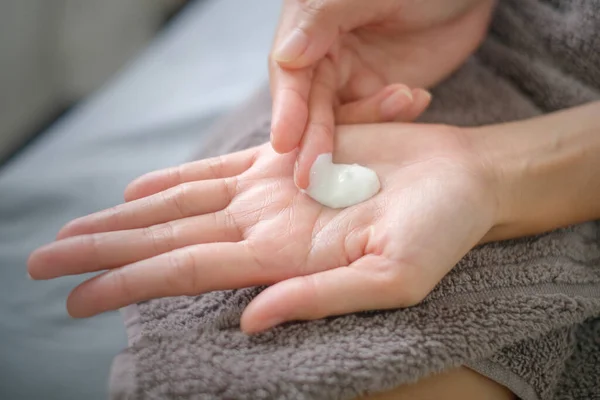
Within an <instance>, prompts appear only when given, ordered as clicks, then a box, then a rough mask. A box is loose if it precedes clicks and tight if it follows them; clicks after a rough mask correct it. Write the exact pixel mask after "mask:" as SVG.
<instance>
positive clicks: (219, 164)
mask: <svg viewBox="0 0 600 400" xmlns="http://www.w3.org/2000/svg"><path fill="white" fill-rule="evenodd" d="M206 162H207V165H208V169H209V170H210V178H211V179H217V178H219V177H220V176H221V173H222V171H223V167H224V165H225V161H224V159H223V156H216V157H212V158H209V159H208V160H207V161H206Z"/></svg>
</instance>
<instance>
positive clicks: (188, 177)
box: [125, 148, 257, 201]
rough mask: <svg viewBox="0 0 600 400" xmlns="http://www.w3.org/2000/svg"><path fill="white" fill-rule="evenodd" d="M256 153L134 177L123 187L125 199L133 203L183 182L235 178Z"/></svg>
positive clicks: (239, 154)
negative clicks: (134, 178)
mask: <svg viewBox="0 0 600 400" xmlns="http://www.w3.org/2000/svg"><path fill="white" fill-rule="evenodd" d="M256 152H257V149H256V148H251V149H247V150H243V151H240V152H236V153H232V154H228V155H225V156H220V157H213V158H208V159H205V160H200V161H194V162H191V163H186V164H182V165H180V166H178V167H172V168H167V169H163V170H160V171H154V172H150V173H148V174H146V175H142V176H141V177H139V178H137V179H136V180H134V181H133V182H131V183H130V184H129V186H127V188H126V189H125V200H126V201H133V200H137V199H140V198H142V197H146V196H150V195H153V194H156V193H159V192H162V191H164V190H167V189H169V188H172V187H175V186H177V185H181V184H182V183H186V182H195V181H201V180H208V179H221V178H230V177H232V176H236V175H239V174H241V173H243V172H245V171H246V170H248V168H250V167H251V166H252V164H253V163H254V159H255V156H256Z"/></svg>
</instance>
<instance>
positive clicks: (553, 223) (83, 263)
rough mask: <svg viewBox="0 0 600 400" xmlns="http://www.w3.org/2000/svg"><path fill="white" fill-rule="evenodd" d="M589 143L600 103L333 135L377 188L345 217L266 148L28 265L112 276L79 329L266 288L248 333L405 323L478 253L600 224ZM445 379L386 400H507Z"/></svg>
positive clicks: (203, 169) (144, 182) (149, 182)
mask: <svg viewBox="0 0 600 400" xmlns="http://www.w3.org/2000/svg"><path fill="white" fill-rule="evenodd" d="M573 121H577V123H576V124H574V123H573ZM598 132H600V103H591V104H588V105H585V106H581V107H576V108H573V109H571V110H566V111H562V112H559V113H554V114H550V115H547V116H543V117H538V118H534V119H531V120H525V121H519V122H513V123H509V124H500V125H493V126H488V127H480V128H470V129H466V128H456V127H448V126H439V125H425V124H398V123H394V124H376V125H364V126H346V127H339V128H338V131H337V133H336V141H335V146H336V147H335V152H334V157H335V159H336V160H337V161H339V162H358V163H361V164H364V165H367V166H369V167H371V168H373V169H374V170H375V171H376V172H377V173H378V175H379V176H380V178H381V181H382V183H383V186H382V190H381V192H380V193H379V194H378V195H376V196H375V197H373V198H372V199H370V200H368V201H366V202H364V203H362V204H359V205H357V206H354V207H350V208H348V209H344V210H331V209H326V208H324V207H322V206H320V205H319V204H317V203H315V202H314V201H312V200H311V199H309V198H308V197H307V196H305V195H303V194H302V193H301V192H299V191H298V189H297V188H296V186H295V185H294V183H293V181H292V168H293V167H292V166H293V163H294V158H295V157H294V154H293V153H292V154H287V155H283V156H282V155H278V154H276V153H275V152H274V151H273V150H272V149H271V147H270V146H269V145H263V146H260V147H258V148H253V149H249V150H246V151H243V152H241V153H234V154H230V155H227V156H225V157H222V158H218V159H211V160H203V161H199V162H195V163H191V164H186V165H183V166H180V167H177V168H172V169H167V170H163V171H158V172H155V173H152V174H149V175H146V176H144V177H142V178H140V179H139V180H137V181H135V182H133V183H132V184H131V185H130V187H129V188H128V189H127V192H126V198H127V200H128V202H127V203H125V204H122V205H120V206H117V207H115V208H113V209H110V210H105V211H102V212H99V213H97V214H92V215H90V216H87V217H83V218H81V219H78V220H75V221H73V222H71V223H69V224H67V225H66V226H65V227H64V228H63V229H62V230H61V231H60V232H59V235H58V240H57V241H56V242H55V243H52V244H50V245H48V246H45V247H43V248H40V249H38V250H36V251H35V252H34V253H32V255H31V257H30V260H29V266H28V268H29V273H30V275H31V276H32V278H33V279H51V278H57V277H60V276H64V275H71V274H81V273H86V272H90V271H101V270H105V271H106V272H104V273H102V274H100V275H99V276H98V277H96V278H92V279H90V280H88V281H86V282H84V283H83V284H82V285H80V286H79V287H77V288H76V289H75V290H74V291H73V292H72V293H71V295H70V297H69V300H68V309H69V312H70V313H71V314H72V315H73V316H76V317H85V316H91V315H94V314H97V313H99V312H102V311H106V310H111V309H116V308H118V307H121V306H124V305H127V304H130V303H134V302H137V301H141V300H145V299H150V298H154V297H162V296H174V295H194V294H199V293H203V292H207V291H211V290H219V289H229V288H237V287H245V286H253V285H256V284H272V286H271V287H270V288H269V289H267V290H265V291H264V292H262V293H261V295H259V296H258V297H257V298H256V299H255V300H254V301H253V302H252V303H251V304H250V305H249V306H248V307H247V309H246V310H245V312H244V315H243V316H242V321H241V327H242V329H243V330H245V331H246V332H249V333H252V332H257V331H261V330H264V329H268V328H269V327H272V326H274V325H277V324H279V323H282V322H284V321H289V320H298V319H316V318H322V317H325V316H328V315H335V314H344V313H349V312H353V311H359V310H367V309H382V308H398V307H406V306H409V305H412V304H416V303H418V302H419V301H420V300H422V299H423V298H424V297H425V296H426V295H427V294H428V293H429V291H430V290H431V289H432V288H433V286H434V285H435V284H436V283H437V282H438V281H439V280H440V279H441V278H442V277H443V276H444V275H445V274H446V273H447V272H448V271H449V270H450V269H451V268H452V266H453V265H454V264H455V263H456V262H457V261H458V260H459V259H460V258H461V257H462V256H463V255H464V254H465V253H466V252H467V251H468V250H470V249H471V248H472V247H473V246H475V245H476V244H478V243H485V242H488V241H496V240H502V239H507V238H512V237H520V236H524V235H530V234H535V233H539V232H544V231H547V230H551V229H554V228H557V227H561V226H566V225H569V224H574V223H577V222H583V221H588V220H594V219H599V218H600V202H599V201H598V198H600V173H598V172H599V171H600V158H598V157H597V154H599V153H600V135H598ZM557 187H561V188H563V190H558V191H557V190H556V188H557ZM449 199H451V200H452V201H449ZM457 227H458V229H457ZM445 232H452V233H453V234H452V235H447V234H445ZM240 265H243V266H244V268H239V266H240ZM349 294H351V295H349ZM450 374H451V375H450V376H451V377H453V378H452V379H447V376H446V375H441V376H437V377H432V378H431V379H433V380H424V381H421V382H420V383H417V384H416V385H414V386H413V385H411V386H405V387H402V388H398V389H397V390H394V391H391V392H389V393H384V394H381V396H388V397H379V398H398V399H402V398H419V397H418V396H421V397H422V398H428V396H429V398H439V396H447V395H450V394H451V393H452V394H453V395H455V397H456V398H465V399H469V398H473V399H477V398H482V396H480V395H479V394H474V393H480V394H481V393H485V396H489V397H486V398H490V399H495V398H498V399H503V398H511V395H510V393H509V392H508V391H506V390H505V389H503V388H502V387H501V386H499V385H497V384H495V383H493V382H488V381H486V380H485V379H483V378H482V377H480V376H478V375H477V374H474V373H472V372H471V371H469V370H466V369H464V368H462V369H458V370H454V371H451V372H450ZM482 379H483V380H482ZM459 383H460V384H459ZM434 386H435V387H437V388H438V389H436V390H435V391H432V389H433V387H434ZM478 388H479V389H478ZM477 390H483V392H477ZM411 391H416V392H411ZM407 393H408V394H407ZM415 393H421V394H422V395H421V394H419V395H418V396H417V395H416V394H415ZM436 393H437V394H436ZM407 396H408V397H407ZM412 396H414V397H412ZM376 398H377V397H376Z"/></svg>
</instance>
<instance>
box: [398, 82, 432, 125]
mask: <svg viewBox="0 0 600 400" xmlns="http://www.w3.org/2000/svg"><path fill="white" fill-rule="evenodd" d="M412 94H413V102H412V104H411V105H410V106H409V107H406V108H404V109H402V110H401V111H400V112H399V113H398V115H397V116H396V118H395V120H396V121H398V122H412V121H414V120H416V119H417V118H419V116H420V115H421V114H423V112H424V111H425V110H426V109H427V107H429V104H431V94H430V93H429V92H428V91H427V90H425V89H413V90H412Z"/></svg>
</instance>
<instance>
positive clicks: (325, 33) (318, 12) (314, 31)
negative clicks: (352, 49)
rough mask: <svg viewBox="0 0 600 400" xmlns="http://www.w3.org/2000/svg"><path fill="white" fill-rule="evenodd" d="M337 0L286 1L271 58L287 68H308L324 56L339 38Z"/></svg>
mask: <svg viewBox="0 0 600 400" xmlns="http://www.w3.org/2000/svg"><path fill="white" fill-rule="evenodd" d="M333 8H338V9H339V6H338V4H337V1H336V0H325V1H321V2H319V4H317V2H311V1H302V2H301V1H298V0H288V1H285V2H284V6H283V9H282V13H281V18H280V24H279V27H278V29H277V33H276V35H275V42H274V44H273V49H272V53H271V58H272V60H273V61H275V62H276V63H278V64H280V65H281V66H283V67H285V68H293V69H298V68H305V67H308V66H311V65H312V64H314V63H316V62H317V61H319V60H320V59H321V58H323V57H324V56H325V55H326V54H327V52H328V51H329V48H330V47H331V45H332V44H333V42H334V41H335V39H336V38H337V35H338V32H339V27H338V24H339V21H340V15H339V12H338V13H334V12H333Z"/></svg>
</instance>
